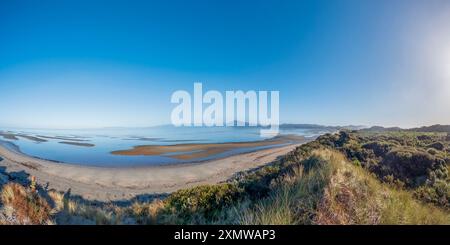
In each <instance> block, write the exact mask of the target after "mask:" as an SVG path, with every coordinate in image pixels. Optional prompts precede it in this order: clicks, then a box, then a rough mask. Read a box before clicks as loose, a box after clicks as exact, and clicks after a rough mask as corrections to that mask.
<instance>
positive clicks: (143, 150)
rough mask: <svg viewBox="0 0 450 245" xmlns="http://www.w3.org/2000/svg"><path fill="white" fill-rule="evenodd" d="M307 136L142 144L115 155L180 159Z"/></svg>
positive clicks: (286, 141)
mask: <svg viewBox="0 0 450 245" xmlns="http://www.w3.org/2000/svg"><path fill="white" fill-rule="evenodd" d="M304 140H305V138H304V137H302V136H295V135H283V136H278V137H275V138H272V139H268V140H262V141H251V142H230V143H208V144H204V143H201V144H176V145H142V146H135V147H134V148H133V149H129V150H120V151H113V152H111V154H113V155H123V156H156V155H165V154H166V155H168V156H170V157H171V158H175V159H179V160H192V159H200V158H206V157H210V156H213V155H217V154H221V153H225V152H230V151H233V150H236V149H239V148H257V147H266V146H277V145H283V144H292V143H293V142H302V141H304Z"/></svg>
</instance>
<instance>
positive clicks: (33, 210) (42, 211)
mask: <svg viewBox="0 0 450 245" xmlns="http://www.w3.org/2000/svg"><path fill="white" fill-rule="evenodd" d="M1 199H2V203H3V205H4V206H5V207H7V209H8V208H9V209H10V210H11V212H10V214H9V216H10V217H14V218H13V219H14V220H17V222H18V223H19V224H48V223H50V222H51V221H50V211H51V208H50V206H49V204H48V203H47V202H46V201H45V200H44V199H43V198H42V197H40V196H39V195H38V194H37V193H35V192H32V191H30V190H27V189H25V188H24V187H23V186H21V185H19V184H16V183H9V184H7V185H5V186H4V187H3V189H2V192H1Z"/></svg>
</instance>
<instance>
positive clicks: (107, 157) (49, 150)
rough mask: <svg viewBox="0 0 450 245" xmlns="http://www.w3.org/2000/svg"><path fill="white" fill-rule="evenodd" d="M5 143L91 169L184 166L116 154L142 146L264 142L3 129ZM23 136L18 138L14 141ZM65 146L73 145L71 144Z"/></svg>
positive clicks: (191, 134)
mask: <svg viewBox="0 0 450 245" xmlns="http://www.w3.org/2000/svg"><path fill="white" fill-rule="evenodd" d="M1 131H2V133H1V134H0V140H1V141H7V142H11V143H13V144H15V145H16V146H18V147H19V149H20V151H22V152H23V153H25V154H28V155H31V156H35V157H38V158H42V159H49V160H52V161H58V162H65V163H75V164H80V165H89V166H142V165H160V164H170V163H182V162H183V161H181V160H177V159H175V158H172V157H171V156H173V155H177V154H186V152H177V153H170V154H163V155H159V156H120V155H112V154H111V152H112V151H117V150H126V149H131V148H133V147H134V146H138V145H174V144H187V143H196V144H198V143H223V142H246V141H257V140H264V138H261V137H260V134H259V128H256V127H173V126H159V127H151V128H108V129H87V130H41V129H39V130H38V129H33V130H32V129H27V130H17V129H3V130H1ZM280 133H281V134H297V135H303V136H307V137H308V136H315V135H317V134H321V133H323V132H318V131H314V130H311V129H295V130H289V131H283V130H281V132H280ZM12 134H14V135H16V136H17V135H19V136H18V137H13V136H12ZM61 142H71V143H70V144H67V143H61ZM269 147H273V146H264V147H257V148H256V147H253V148H240V149H234V150H231V151H229V152H225V153H221V154H217V155H214V156H209V157H207V158H203V159H195V160H196V161H198V160H207V159H211V158H216V157H223V156H226V155H229V154H236V153H243V152H248V151H252V150H256V149H264V148H269Z"/></svg>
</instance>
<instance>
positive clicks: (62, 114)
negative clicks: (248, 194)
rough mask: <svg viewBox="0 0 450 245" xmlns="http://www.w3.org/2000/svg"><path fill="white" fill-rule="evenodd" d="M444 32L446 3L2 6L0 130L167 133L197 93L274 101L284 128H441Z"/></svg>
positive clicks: (448, 32) (448, 68) (445, 116)
mask: <svg viewBox="0 0 450 245" xmlns="http://www.w3.org/2000/svg"><path fill="white" fill-rule="evenodd" d="M92 2H95V3H92ZM448 23H450V2H449V1H414V0H411V1H409V0H408V1H406V0H405V1H401V0H398V1H356V0H355V1H233V0H231V1H230V0H228V1H195V0H194V1H181V0H180V1H158V2H157V1H1V2H0V91H1V95H0V126H3V127H43V128H85V127H111V126H150V125H157V124H165V123H169V122H170V112H171V110H172V108H173V107H174V105H173V104H171V103H170V96H171V94H172V92H174V91H175V90H179V89H184V90H189V91H192V89H193V83H194V82H202V83H203V86H204V89H205V90H208V89H215V90H219V91H225V90H238V89H240V90H279V91H280V119H281V122H285V123H320V124H329V125H338V124H340V125H343V124H364V125H374V124H378V125H387V126H392V125H399V126H404V127H410V126H416V125H422V124H434V123H441V124H445V123H446V124H450V99H449V98H450V29H449V28H448Z"/></svg>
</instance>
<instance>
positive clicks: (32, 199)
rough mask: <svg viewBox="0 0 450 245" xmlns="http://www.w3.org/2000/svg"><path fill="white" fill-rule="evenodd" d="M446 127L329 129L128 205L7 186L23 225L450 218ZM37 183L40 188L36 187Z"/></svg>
mask: <svg viewBox="0 0 450 245" xmlns="http://www.w3.org/2000/svg"><path fill="white" fill-rule="evenodd" d="M449 144H450V139H449V137H448V136H447V134H446V133H433V132H427V133H420V132H408V131H395V132H382V133H377V132H372V131H371V132H367V131H365V132H362V131H359V132H356V131H353V132H346V131H342V132H340V133H338V134H327V135H324V136H321V137H319V138H318V139H317V140H315V141H313V142H310V143H308V144H305V145H302V146H300V147H298V148H297V149H296V150H294V151H293V152H291V153H289V154H287V155H286V156H284V157H283V158H281V159H280V160H278V161H276V162H274V163H272V164H270V165H268V166H265V167H262V168H260V169H257V170H253V171H250V172H245V173H239V174H237V175H236V176H235V178H233V179H231V180H230V181H228V182H227V183H222V184H217V185H208V186H199V187H195V188H190V189H185V190H180V191H177V192H175V193H172V194H170V195H169V196H168V197H167V198H164V199H162V200H153V201H152V202H147V203H142V202H135V203H133V204H130V205H118V204H114V203H89V202H86V201H83V200H79V199H73V198H71V197H70V196H67V195H64V193H57V192H55V191H43V190H41V189H40V187H36V186H34V185H33V183H31V184H29V185H28V186H25V187H24V186H21V185H18V184H12V183H10V184H7V185H5V186H3V190H2V195H1V203H2V204H1V205H2V207H1V210H0V220H1V221H0V222H2V223H19V224H25V223H26V224H28V223H32V224H450V208H449V196H450V187H449V175H448V165H449V163H450V160H449V157H448V153H449V151H448V149H450V147H449ZM37 190H39V192H37Z"/></svg>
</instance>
